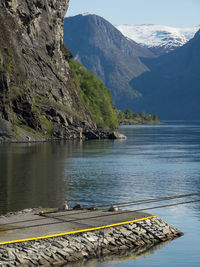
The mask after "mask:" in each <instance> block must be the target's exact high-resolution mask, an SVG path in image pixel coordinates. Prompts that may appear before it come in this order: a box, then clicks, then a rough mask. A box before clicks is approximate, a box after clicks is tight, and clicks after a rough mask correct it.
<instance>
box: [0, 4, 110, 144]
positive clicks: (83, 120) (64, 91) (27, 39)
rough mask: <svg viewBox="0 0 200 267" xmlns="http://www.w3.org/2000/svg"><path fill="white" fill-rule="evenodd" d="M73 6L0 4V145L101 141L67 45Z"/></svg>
mask: <svg viewBox="0 0 200 267" xmlns="http://www.w3.org/2000/svg"><path fill="white" fill-rule="evenodd" d="M68 3H69V0H57V1H53V0H0V22H1V27H0V141H7V140H8V141H9V140H12V141H15V140H16V141H17V140H19V141H27V140H28V141H34V140H43V139H49V138H55V139H76V138H80V137H82V136H83V137H86V138H98V137H104V136H105V134H104V133H102V132H100V131H99V130H98V129H97V126H96V124H95V122H94V121H93V119H92V116H91V114H90V112H89V110H88V109H87V108H86V106H85V104H84V103H83V101H82V99H81V97H80V94H79V92H78V90H77V85H76V83H75V80H74V77H73V74H72V72H71V70H70V67H69V64H68V61H69V59H70V58H71V57H72V55H71V53H70V51H69V50H68V49H67V48H66V47H65V46H64V45H63V21H64V15H65V12H66V10H67V7H68Z"/></svg>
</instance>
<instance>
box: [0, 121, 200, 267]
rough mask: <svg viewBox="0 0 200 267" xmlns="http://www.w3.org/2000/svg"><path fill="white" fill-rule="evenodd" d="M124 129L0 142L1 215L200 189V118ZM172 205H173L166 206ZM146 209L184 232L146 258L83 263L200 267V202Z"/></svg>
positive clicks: (198, 190) (142, 256) (95, 264)
mask: <svg viewBox="0 0 200 267" xmlns="http://www.w3.org/2000/svg"><path fill="white" fill-rule="evenodd" d="M120 132H121V133H123V134H125V135H126V136H127V140H115V141H112V140H104V141H87V142H59V143H35V144H1V145H0V213H6V212H8V211H15V210H21V209H24V208H29V207H39V206H41V207H58V206H59V205H61V204H62V203H63V202H65V201H67V200H70V202H69V204H71V205H75V204H76V203H80V204H82V205H83V206H84V205H94V204H105V203H111V202H113V203H115V202H127V201H131V200H140V199H148V198H157V197H163V196H171V195H176V194H187V193H194V192H200V121H193V122H185V121H169V122H165V124H163V125H154V126H151V125H149V126H146V125H143V126H139V125H138V126H122V127H121V128H120ZM190 199H200V197H199V198H198V197H193V198H190ZM187 200H189V199H183V200H176V201H175V202H178V201H187ZM168 203H174V202H172V201H170V202H169V201H168V202H167V201H166V202H162V204H168ZM146 206H147V205H145V207H146ZM150 206H151V205H149V207H150ZM152 206H155V203H154V204H153V205H152ZM142 207H144V206H137V207H135V206H133V207H128V209H136V208H142ZM149 212H151V213H153V214H156V215H158V216H159V217H161V218H162V219H164V220H165V221H167V222H168V223H170V224H172V225H173V226H175V227H177V228H178V229H180V230H181V231H183V232H184V234H185V235H184V236H183V237H181V238H179V239H177V240H175V241H173V242H170V243H168V244H166V245H165V246H162V247H161V248H158V249H156V250H155V249H154V250H152V251H151V250H150V251H149V253H148V255H146V254H145V255H141V256H140V257H137V258H135V257H134V255H131V254H129V255H128V256H127V257H125V256H123V257H120V256H119V257H113V258H112V259H111V258H109V259H106V260H105V261H103V259H101V261H92V262H88V263H84V265H82V266H87V267H92V266H98V267H106V266H109V267H113V266H114V267H129V266H135V267H145V266H148V267H157V266H159V267H160V266H162V267H165V266H167V267H168V266H173V267H179V266H181V267H183V266H185V267H186V266H187V267H188V266H191V267H197V266H200V204H199V203H191V204H185V205H181V206H173V207H168V208H162V209H154V210H150V211H149ZM73 266H80V265H73Z"/></svg>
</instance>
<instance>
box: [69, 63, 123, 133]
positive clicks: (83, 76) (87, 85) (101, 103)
mask: <svg viewBox="0 0 200 267" xmlns="http://www.w3.org/2000/svg"><path fill="white" fill-rule="evenodd" d="M70 67H71V70H72V72H73V75H74V77H75V80H76V83H77V86H78V89H79V91H80V94H81V97H82V99H83V101H84V103H85V104H86V106H87V108H88V109H89V110H90V112H91V114H92V116H93V118H94V120H95V122H96V124H97V126H98V127H99V128H103V129H108V128H109V129H115V128H116V127H117V126H118V120H117V116H116V114H115V111H114V107H113V103H112V102H111V93H110V92H109V91H108V89H107V88H106V87H105V85H104V84H103V82H101V81H100V80H99V79H98V78H97V77H96V75H95V74H94V73H92V72H90V71H88V70H87V69H86V68H85V67H84V66H83V65H82V64H81V63H79V62H77V61H75V60H70Z"/></svg>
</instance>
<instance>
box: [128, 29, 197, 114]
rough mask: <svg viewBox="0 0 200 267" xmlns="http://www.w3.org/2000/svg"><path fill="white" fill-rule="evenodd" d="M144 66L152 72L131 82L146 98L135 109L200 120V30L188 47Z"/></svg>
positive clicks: (151, 60)
mask: <svg viewBox="0 0 200 267" xmlns="http://www.w3.org/2000/svg"><path fill="white" fill-rule="evenodd" d="M144 64H146V65H147V66H148V68H149V69H150V70H151V71H150V72H146V73H144V74H142V75H141V76H140V77H138V78H136V79H133V80H132V82H131V85H132V86H133V88H134V89H135V90H138V91H140V92H141V93H142V95H143V97H142V98H140V99H138V100H136V101H133V102H132V105H133V106H134V109H136V110H141V109H143V110H145V111H147V112H151V113H157V114H159V116H160V117H161V118H162V119H199V118H200V104H199V102H200V31H198V32H197V33H196V35H195V36H194V38H193V39H191V40H190V41H189V42H188V43H186V44H185V45H184V46H182V47H180V48H178V49H176V50H175V51H173V52H171V53H169V54H167V55H164V56H162V57H159V58H156V59H145V60H144Z"/></svg>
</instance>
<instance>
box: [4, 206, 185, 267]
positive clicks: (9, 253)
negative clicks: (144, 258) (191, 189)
mask: <svg viewBox="0 0 200 267" xmlns="http://www.w3.org/2000/svg"><path fill="white" fill-rule="evenodd" d="M0 229H1V231H0V266H42V265H43V266H48V265H49V266H51V265H52V264H54V265H55V264H57V265H58V264H63V263H67V262H73V261H78V260H81V259H86V258H87V259H90V258H94V257H100V256H103V255H109V254H113V253H115V254H117V253H119V251H122V250H127V249H133V248H137V247H144V246H148V247H149V246H154V245H156V244H158V243H161V242H164V241H167V240H171V239H174V238H176V237H178V236H180V235H182V233H181V232H180V231H179V230H177V229H175V228H173V227H171V226H170V225H168V224H167V223H165V222H164V221H162V220H161V219H159V218H158V217H156V216H153V215H151V214H148V213H141V212H133V211H120V210H119V211H115V212H111V211H104V210H95V211H89V210H73V211H64V212H55V213H54V212H52V213H46V214H45V213H44V214H42V216H40V215H39V214H38V213H36V212H33V211H32V212H22V213H16V214H14V215H10V216H1V217H0ZM3 229H5V231H2V230H3Z"/></svg>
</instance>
